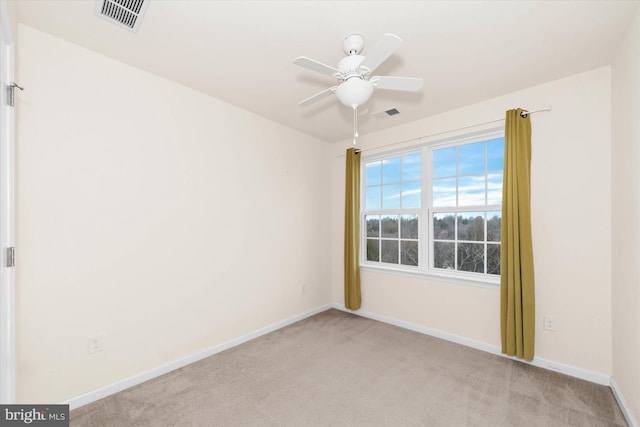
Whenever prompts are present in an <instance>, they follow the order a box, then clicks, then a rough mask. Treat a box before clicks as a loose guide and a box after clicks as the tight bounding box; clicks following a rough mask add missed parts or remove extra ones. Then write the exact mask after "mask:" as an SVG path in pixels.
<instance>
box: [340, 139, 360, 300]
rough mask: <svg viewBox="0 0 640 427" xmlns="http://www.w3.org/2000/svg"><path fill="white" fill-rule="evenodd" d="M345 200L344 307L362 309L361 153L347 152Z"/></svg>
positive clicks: (353, 149) (352, 149)
mask: <svg viewBox="0 0 640 427" xmlns="http://www.w3.org/2000/svg"><path fill="white" fill-rule="evenodd" d="M345 184H346V185H345V199H344V306H345V307H346V308H348V309H349V310H357V309H359V308H360V303H361V297H360V267H359V262H360V256H359V253H360V252H359V251H360V153H359V152H356V150H355V148H349V149H348V150H347V173H346V183H345Z"/></svg>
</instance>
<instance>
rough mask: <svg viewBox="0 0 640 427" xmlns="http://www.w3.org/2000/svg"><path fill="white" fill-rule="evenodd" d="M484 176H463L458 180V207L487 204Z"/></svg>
mask: <svg viewBox="0 0 640 427" xmlns="http://www.w3.org/2000/svg"><path fill="white" fill-rule="evenodd" d="M484 180H485V176H484V175H476V176H463V177H460V179H459V180H458V206H477V205H484V204H485V190H484Z"/></svg>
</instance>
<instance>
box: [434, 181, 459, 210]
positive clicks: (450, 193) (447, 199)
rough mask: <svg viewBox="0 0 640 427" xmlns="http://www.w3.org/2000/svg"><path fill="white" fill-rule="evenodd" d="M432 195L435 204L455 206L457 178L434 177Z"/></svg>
mask: <svg viewBox="0 0 640 427" xmlns="http://www.w3.org/2000/svg"><path fill="white" fill-rule="evenodd" d="M432 195H433V206H455V205H456V179H455V178H447V179H434V180H433V190H432Z"/></svg>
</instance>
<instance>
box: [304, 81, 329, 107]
mask: <svg viewBox="0 0 640 427" xmlns="http://www.w3.org/2000/svg"><path fill="white" fill-rule="evenodd" d="M336 89H338V86H333V87H330V88H329V89H325V90H323V91H322V92H318V93H316V94H315V95H313V96H310V97H309V98H307V99H304V100H302V101H300V102H298V105H299V106H301V107H306V106H307V105H311V104H313V103H315V102H317V101H320V100H321V99H322V98H326V97H327V96H329V95H331V94H333V93H334V92H335V91H336Z"/></svg>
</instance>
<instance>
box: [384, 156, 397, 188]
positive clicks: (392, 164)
mask: <svg viewBox="0 0 640 427" xmlns="http://www.w3.org/2000/svg"><path fill="white" fill-rule="evenodd" d="M395 182H400V157H396V158H395V159H387V160H383V161H382V183H383V184H392V183H395Z"/></svg>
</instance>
